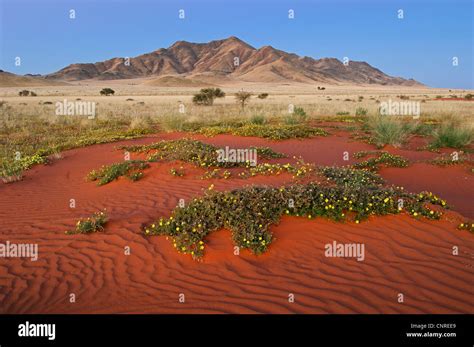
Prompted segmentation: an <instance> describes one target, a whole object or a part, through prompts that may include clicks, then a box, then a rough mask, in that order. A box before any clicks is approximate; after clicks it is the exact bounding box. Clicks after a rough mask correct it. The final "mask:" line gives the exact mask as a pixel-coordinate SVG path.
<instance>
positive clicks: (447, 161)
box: [430, 153, 472, 166]
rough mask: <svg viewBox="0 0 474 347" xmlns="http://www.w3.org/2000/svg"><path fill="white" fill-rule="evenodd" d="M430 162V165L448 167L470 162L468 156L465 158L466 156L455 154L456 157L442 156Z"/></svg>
mask: <svg viewBox="0 0 474 347" xmlns="http://www.w3.org/2000/svg"><path fill="white" fill-rule="evenodd" d="M430 162H431V164H434V165H438V166H450V165H458V164H464V163H466V162H470V160H469V156H467V155H466V154H464V153H457V155H453V154H451V155H449V154H442V155H440V156H439V157H437V158H434V159H433V160H431V161H430ZM471 162H472V161H471Z"/></svg>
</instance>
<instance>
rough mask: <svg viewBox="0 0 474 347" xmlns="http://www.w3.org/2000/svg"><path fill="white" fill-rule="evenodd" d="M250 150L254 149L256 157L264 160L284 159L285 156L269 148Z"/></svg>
mask: <svg viewBox="0 0 474 347" xmlns="http://www.w3.org/2000/svg"><path fill="white" fill-rule="evenodd" d="M250 149H254V150H256V151H257V155H258V156H259V157H260V158H265V159H277V158H286V157H287V156H286V155H285V154H283V153H279V152H275V151H274V150H273V149H271V148H270V147H250Z"/></svg>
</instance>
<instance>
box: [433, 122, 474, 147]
mask: <svg viewBox="0 0 474 347" xmlns="http://www.w3.org/2000/svg"><path fill="white" fill-rule="evenodd" d="M473 138H474V131H473V128H471V127H465V128H462V127H460V126H457V125H455V124H454V123H446V124H442V125H441V126H440V127H439V128H438V129H436V130H435V131H434V132H433V141H432V142H431V143H430V147H432V148H441V147H449V148H464V147H466V146H469V145H470V144H471V142H472V139H473Z"/></svg>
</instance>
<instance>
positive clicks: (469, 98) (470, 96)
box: [464, 94, 474, 100]
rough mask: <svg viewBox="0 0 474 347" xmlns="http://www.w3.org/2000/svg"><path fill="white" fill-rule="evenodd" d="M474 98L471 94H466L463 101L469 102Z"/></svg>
mask: <svg viewBox="0 0 474 347" xmlns="http://www.w3.org/2000/svg"><path fill="white" fill-rule="evenodd" d="M473 97H474V95H473V94H466V95H464V99H467V100H471V99H472V98H473Z"/></svg>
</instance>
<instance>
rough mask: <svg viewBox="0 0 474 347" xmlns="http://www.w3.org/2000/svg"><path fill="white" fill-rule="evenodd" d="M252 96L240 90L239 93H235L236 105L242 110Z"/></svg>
mask: <svg viewBox="0 0 474 347" xmlns="http://www.w3.org/2000/svg"><path fill="white" fill-rule="evenodd" d="M251 96H252V93H249V92H246V91H243V90H241V91H240V92H237V93H235V100H236V101H237V103H238V104H239V105H240V107H241V108H242V110H243V109H244V108H245V105H247V104H248V103H249V101H250V97H251Z"/></svg>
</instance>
